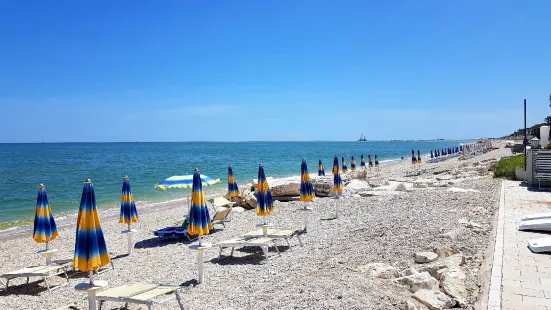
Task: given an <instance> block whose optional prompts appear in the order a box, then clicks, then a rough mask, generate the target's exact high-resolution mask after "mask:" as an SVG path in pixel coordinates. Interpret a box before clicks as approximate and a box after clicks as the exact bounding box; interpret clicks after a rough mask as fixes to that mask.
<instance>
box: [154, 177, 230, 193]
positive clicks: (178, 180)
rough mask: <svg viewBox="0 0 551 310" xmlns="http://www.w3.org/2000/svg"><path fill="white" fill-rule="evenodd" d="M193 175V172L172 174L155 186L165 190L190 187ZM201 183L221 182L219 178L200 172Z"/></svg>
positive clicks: (204, 184) (212, 183)
mask: <svg viewBox="0 0 551 310" xmlns="http://www.w3.org/2000/svg"><path fill="white" fill-rule="evenodd" d="M193 175H194V174H184V175H175V176H172V177H170V178H168V179H166V180H164V181H162V182H161V183H159V184H157V185H155V188H160V189H162V190H167V189H169V188H192V187H193ZM201 183H202V185H203V186H208V185H214V184H218V183H221V182H220V179H212V178H209V177H207V176H206V175H202V174H201Z"/></svg>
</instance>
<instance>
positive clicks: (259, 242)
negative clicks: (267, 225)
mask: <svg viewBox="0 0 551 310" xmlns="http://www.w3.org/2000/svg"><path fill="white" fill-rule="evenodd" d="M271 244H273V245H274V247H275V249H276V251H277V254H279V255H280V256H281V253H279V249H278V248H277V244H275V239H274V238H264V237H261V238H234V239H230V240H225V241H221V242H218V243H215V244H213V245H212V246H215V247H219V248H220V251H219V252H218V259H219V260H220V258H221V257H222V250H223V249H224V248H231V254H230V256H233V250H234V249H235V248H239V247H246V246H252V247H260V248H261V249H262V252H264V256H266V259H268V251H269V248H270V245H271Z"/></svg>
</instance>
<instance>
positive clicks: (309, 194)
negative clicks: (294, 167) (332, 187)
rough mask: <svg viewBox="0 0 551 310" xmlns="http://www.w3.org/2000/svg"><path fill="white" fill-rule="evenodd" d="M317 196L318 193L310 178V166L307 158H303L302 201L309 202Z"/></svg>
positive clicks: (301, 168) (301, 175)
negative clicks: (307, 163)
mask: <svg viewBox="0 0 551 310" xmlns="http://www.w3.org/2000/svg"><path fill="white" fill-rule="evenodd" d="M315 197H316V193H315V191H314V186H313V185H312V181H311V180H310V174H309V173H308V166H307V165H306V160H305V159H304V158H303V159H302V164H300V201H303V202H309V201H312V199H314V198H315Z"/></svg>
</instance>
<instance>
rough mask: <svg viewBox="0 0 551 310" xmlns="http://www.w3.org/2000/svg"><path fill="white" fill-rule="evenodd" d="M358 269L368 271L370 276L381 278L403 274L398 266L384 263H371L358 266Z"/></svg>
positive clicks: (390, 277) (391, 277) (396, 276)
mask: <svg viewBox="0 0 551 310" xmlns="http://www.w3.org/2000/svg"><path fill="white" fill-rule="evenodd" d="M356 269H357V270H359V271H360V272H365V273H367V274H368V275H369V276H372V277H376V278H381V279H393V278H398V277H400V276H401V274H400V271H399V270H398V269H396V267H392V266H390V265H387V264H384V263H371V264H367V265H362V266H358V267H357V268H356Z"/></svg>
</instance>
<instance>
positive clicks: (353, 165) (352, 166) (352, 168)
mask: <svg viewBox="0 0 551 310" xmlns="http://www.w3.org/2000/svg"><path fill="white" fill-rule="evenodd" d="M350 170H351V171H354V170H356V161H355V160H354V156H352V159H351V160H350Z"/></svg>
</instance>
